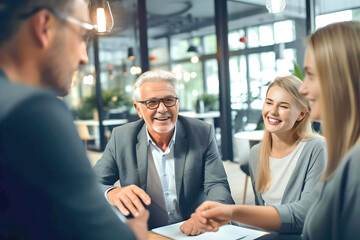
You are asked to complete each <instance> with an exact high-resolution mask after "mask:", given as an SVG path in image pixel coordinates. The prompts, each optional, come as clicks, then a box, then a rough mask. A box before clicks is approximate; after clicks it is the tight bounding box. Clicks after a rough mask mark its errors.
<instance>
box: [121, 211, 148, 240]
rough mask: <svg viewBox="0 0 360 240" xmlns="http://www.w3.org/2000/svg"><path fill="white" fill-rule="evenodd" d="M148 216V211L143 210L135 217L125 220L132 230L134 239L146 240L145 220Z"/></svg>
mask: <svg viewBox="0 0 360 240" xmlns="http://www.w3.org/2000/svg"><path fill="white" fill-rule="evenodd" d="M148 218H149V211H148V210H143V211H139V214H138V216H137V217H136V218H133V219H129V220H127V221H126V223H127V224H128V226H129V227H130V228H131V230H132V231H133V232H134V234H135V236H136V239H138V240H147V239H148V235H149V232H148V225H147V221H148ZM119 237H120V238H121V236H119Z"/></svg>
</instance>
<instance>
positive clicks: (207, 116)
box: [179, 111, 220, 125]
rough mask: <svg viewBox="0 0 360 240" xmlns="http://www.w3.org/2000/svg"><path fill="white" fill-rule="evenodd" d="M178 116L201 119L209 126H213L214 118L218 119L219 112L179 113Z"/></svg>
mask: <svg viewBox="0 0 360 240" xmlns="http://www.w3.org/2000/svg"><path fill="white" fill-rule="evenodd" d="M179 115H182V116H185V117H191V118H198V119H203V120H204V121H205V122H207V123H210V124H211V125H214V118H218V117H220V112H219V111H210V112H203V113H197V112H179Z"/></svg>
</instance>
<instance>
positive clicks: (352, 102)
mask: <svg viewBox="0 0 360 240" xmlns="http://www.w3.org/2000/svg"><path fill="white" fill-rule="evenodd" d="M304 67H305V73H306V78H305V80H304V84H303V85H302V87H301V88H300V92H301V93H302V94H303V95H305V96H306V98H307V99H308V100H309V102H310V104H311V109H312V111H311V118H313V119H318V120H322V125H323V132H324V136H325V137H326V144H327V156H328V162H327V165H326V169H325V173H324V176H323V181H324V187H323V189H322V191H321V196H320V198H319V199H318V200H317V201H316V202H315V204H314V205H313V207H312V209H311V210H310V211H309V214H308V216H307V217H306V221H305V225H304V231H303V238H304V239H316V240H318V239H346V240H351V239H359V238H360V106H359V104H360V22H355V21H353V22H342V23H336V24H332V25H328V26H326V27H324V28H321V29H318V30H317V31H316V32H315V33H313V34H312V35H311V36H310V37H309V39H308V44H307V50H306V55H305V63H304Z"/></svg>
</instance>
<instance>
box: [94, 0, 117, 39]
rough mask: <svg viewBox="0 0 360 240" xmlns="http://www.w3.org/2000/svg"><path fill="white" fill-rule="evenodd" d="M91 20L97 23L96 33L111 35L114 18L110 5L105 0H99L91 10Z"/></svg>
mask: <svg viewBox="0 0 360 240" xmlns="http://www.w3.org/2000/svg"><path fill="white" fill-rule="evenodd" d="M90 19H91V21H92V22H94V23H96V33H98V34H107V33H110V31H111V29H112V28H113V27H114V18H113V15H112V12H111V8H110V4H109V2H108V1H105V0H97V1H96V2H95V5H94V7H91V8H90Z"/></svg>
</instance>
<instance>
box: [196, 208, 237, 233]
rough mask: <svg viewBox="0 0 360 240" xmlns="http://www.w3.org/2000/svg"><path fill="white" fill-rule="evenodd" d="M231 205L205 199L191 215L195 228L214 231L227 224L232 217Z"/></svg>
mask: <svg viewBox="0 0 360 240" xmlns="http://www.w3.org/2000/svg"><path fill="white" fill-rule="evenodd" d="M231 206H232V205H227V204H222V203H218V202H211V201H206V202H204V203H203V204H201V205H200V206H199V207H198V208H197V209H196V211H195V213H193V214H192V215H191V218H190V219H191V220H193V223H194V225H195V227H196V228H197V229H200V230H202V231H212V232H216V231H217V230H219V227H220V226H222V225H225V224H228V223H229V222H230V221H231V217H232V212H233V211H232V207H231Z"/></svg>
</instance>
